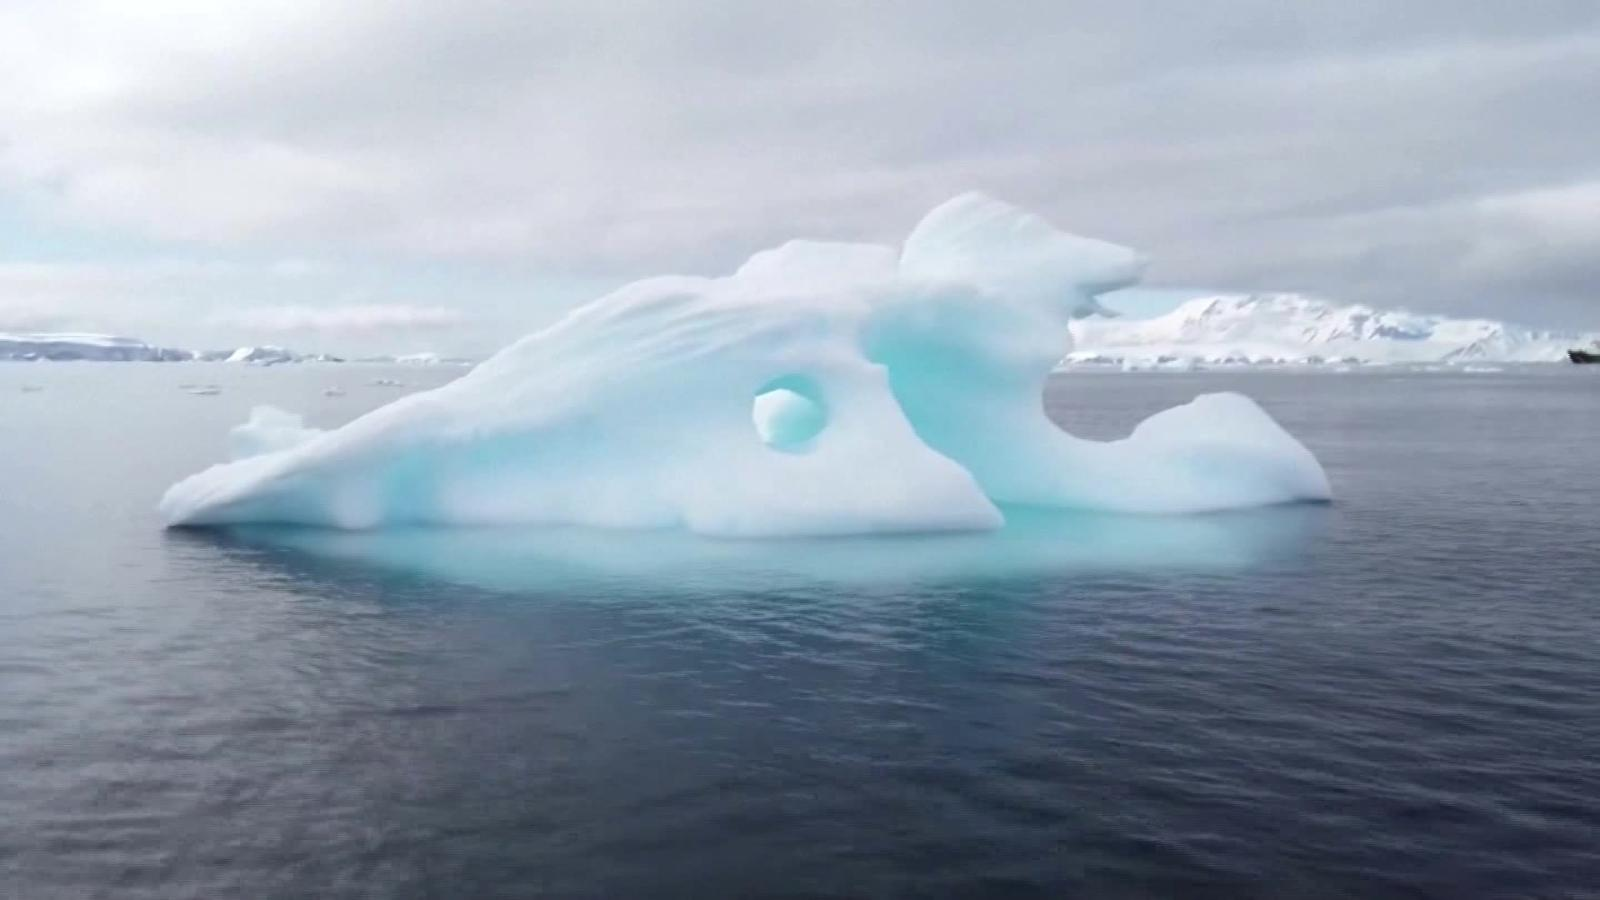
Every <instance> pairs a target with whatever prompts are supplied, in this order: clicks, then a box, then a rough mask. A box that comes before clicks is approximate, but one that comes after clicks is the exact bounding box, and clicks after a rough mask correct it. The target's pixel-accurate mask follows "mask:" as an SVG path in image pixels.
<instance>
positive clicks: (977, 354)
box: [162, 195, 1329, 536]
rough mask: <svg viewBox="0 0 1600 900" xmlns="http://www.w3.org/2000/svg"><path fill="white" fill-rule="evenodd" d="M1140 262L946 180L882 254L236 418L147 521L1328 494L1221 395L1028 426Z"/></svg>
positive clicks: (690, 524) (888, 512)
mask: <svg viewBox="0 0 1600 900" xmlns="http://www.w3.org/2000/svg"><path fill="white" fill-rule="evenodd" d="M1143 265H1144V263H1143V260H1142V259H1141V258H1140V257H1139V256H1138V254H1136V253H1134V252H1133V251H1131V250H1128V249H1126V248H1123V247H1118V246H1115V245H1112V244H1107V243H1104V242H1101V241H1094V240H1089V239H1086V238H1079V237H1075V236H1073V235H1069V234H1065V233H1063V232H1060V231H1057V230H1056V229H1054V228H1052V227H1050V226H1049V225H1048V224H1046V223H1045V222H1044V221H1043V220H1041V219H1039V218H1037V217H1035V216H1032V215H1029V214H1028V213H1025V212H1022V211H1020V210H1017V209H1014V208H1012V207H1009V206H1006V205H1004V204H1002V203H999V202H997V201H994V200H991V199H988V198H986V197H982V196H980V195H966V196H963V197H958V198H956V199H955V200H952V201H950V202H949V203H946V204H945V205H943V206H941V207H939V208H938V209H935V210H934V211H933V212H932V213H930V214H929V215H928V217H927V218H926V219H924V220H923V222H922V223H921V224H920V225H918V226H917V228H916V230H915V231H914V232H913V234H912V236H911V238H910V239H909V240H908V241H907V242H906V245H905V246H904V247H903V248H902V249H901V250H900V251H899V252H898V253H897V252H896V251H895V249H894V248H889V247H878V246H872V245H856V244H829V243H821V242H806V241H797V242H792V243H790V244H787V245H785V246H783V247H780V248H777V249H775V250H769V251H766V252H763V253H759V254H757V255H756V256H755V257H753V258H752V259H751V260H750V261H749V262H748V263H746V264H745V265H744V266H743V267H742V268H740V269H739V270H738V271H737V272H735V273H734V274H733V275H730V276H728V277H725V278H687V277H666V278H654V279H648V280H645V281H640V282H636V283H634V284H631V285H628V286H626V287H623V288H621V289H619V290H617V291H615V292H614V293H612V294H609V295H607V296H605V297H602V298H600V299H599V300H596V301H594V302H592V303H590V304H588V305H586V306H583V307H580V308H578V309H576V310H574V311H573V312H571V313H570V314H568V315H567V316H566V317H565V318H563V319H562V320H560V321H558V322H557V323H555V324H554V325H551V326H550V327H548V328H546V329H544V330H542V331H539V332H536V333H534V334H532V335H529V336H528V337H525V338H523V339H522V340H520V341H518V342H517V343H515V344H513V345H511V346H510V347H507V348H506V349H505V350H503V351H501V352H500V353H499V354H497V355H496V356H494V357H493V358H491V359H489V360H488V361H486V362H484V363H483V364H482V365H480V366H478V367H477V368H476V369H475V370H473V371H472V372H470V373H468V374H467V375H466V376H464V377H463V378H461V379H459V380H457V381H455V382H453V383H451V384H448V385H446V386H444V387H441V388H438V389H435V390H432V391H426V392H422V393H418V394H413V395H411V396H409V397H405V398H403V399H400V400H397V401H396V402H394V403H391V404H389V405H388V406H385V407H382V408H380V409H378V410H376V411H374V412H372V413H369V414H367V415H365V416H362V417H361V418H359V419H357V420H355V421H353V422H351V423H350V424H348V425H346V426H344V427H343V428H340V429H337V430H334V431H330V432H326V433H318V432H314V431H312V430H310V429H303V427H302V426H301V425H300V423H299V421H298V420H292V421H291V420H290V419H288V418H285V417H284V414H282V413H278V412H271V413H268V414H266V415H264V416H263V414H262V413H261V412H260V411H258V412H257V414H256V416H255V417H253V418H252V421H251V424H250V425H247V426H245V428H246V429H247V434H248V435H249V437H248V439H246V440H245V441H244V442H245V443H246V444H247V445H248V449H250V450H265V451H267V452H262V453H259V454H258V455H249V456H248V458H242V459H238V460H236V461H235V462H232V463H229V464H226V465H221V466H216V467H213V468H211V469H208V470H206V471H204V472H201V473H199V474H198V475H195V476H192V477H190V478H188V479H186V480H184V481H182V482H180V483H178V484H177V485H174V486H173V487H172V488H171V489H170V490H169V491H168V492H167V494H166V496H165V497H164V498H163V500H162V511H163V513H164V514H165V516H166V518H167V521H168V522H169V523H172V524H175V525H213V524H226V523H239V522H282V523H300V524H310V525H332V526H337V527H343V528H369V527H376V526H381V525H390V524H473V525H478V524H500V523H504V524H512V523H516V524H539V523H571V524H586V525H598V526H626V527H658V526H681V527H684V528H688V529H690V530H693V531H697V532H701V533H706V534H718V535H738V536H771V535H792V534H823V533H829V534H852V533H861V532H873V531H929V530H952V529H984V528H995V527H998V526H999V525H1001V524H1002V523H1003V521H1004V516H1003V514H1002V512H1001V509H1000V506H1001V505H1006V504H1019V505H1024V504H1025V505H1032V506H1053V507H1067V508H1085V509H1102V510H1115V511H1127V512H1146V513H1184V512H1199V511H1205V510H1218V509H1227V508H1232V507H1241V506H1256V505H1264V504H1273V503H1285V502H1292V501H1300V500H1324V499H1327V497H1328V496H1329V491H1328V483H1327V479H1326V477H1325V476H1324V475H1323V472H1322V469H1321V467H1320V466H1319V465H1318V464H1317V462H1316V460H1315V459H1314V458H1313V457H1312V456H1311V454H1310V453H1309V452H1307V451H1306V450H1305V448H1304V447H1302V446H1300V444H1299V443H1297V442H1296V441H1295V440H1294V439H1293V438H1292V437H1290V436H1289V435H1288V434H1286V433H1285V432H1284V431H1283V430H1282V429H1281V428H1279V427H1278V426H1277V424H1276V423H1275V422H1273V421H1272V419H1271V418H1270V417H1268V416H1267V415H1266V413H1264V412H1262V411H1261V409H1260V408H1259V407H1257V406H1256V405H1255V404H1254V403H1252V402H1251V401H1249V400H1248V399H1246V398H1244V397H1241V396H1238V395H1231V394H1227V395H1211V396H1206V397H1201V398H1199V399H1197V400H1196V401H1195V402H1193V403H1190V404H1188V405H1187V406H1182V407H1178V408H1177V409H1173V410H1168V411H1167V412H1164V413H1161V414H1158V415H1156V416H1154V417H1152V418H1150V419H1149V420H1147V421H1145V422H1144V423H1143V424H1141V425H1140V426H1139V427H1138V428H1136V429H1135V430H1134V432H1133V433H1132V434H1131V435H1130V436H1129V437H1128V438H1126V439H1124V440H1121V441H1112V442H1108V443H1105V442H1097V441H1086V440H1081V439H1079V438H1076V437H1073V436H1072V435H1070V434H1067V433H1065V432H1063V431H1061V430H1060V429H1059V428H1057V427H1056V426H1055V425H1054V424H1053V423H1051V422H1050V421H1049V420H1048V419H1047V418H1046V417H1045V415H1044V413H1043V411H1042V409H1041V405H1040V400H1039V397H1040V391H1041V389H1042V386H1043V383H1044V380H1045V378H1046V377H1047V376H1048V374H1049V372H1050V369H1051V367H1052V366H1053V364H1054V363H1055V361H1056V360H1057V359H1059V358H1060V357H1061V356H1062V354H1063V353H1064V352H1066V351H1067V350H1069V349H1070V340H1071V339H1070V335H1069V331H1068V326H1069V322H1070V321H1071V319H1072V318H1073V317H1074V316H1075V315H1081V314H1083V313H1085V312H1086V311H1090V310H1092V309H1093V308H1094V297H1095V295H1096V294H1097V293H1099V292H1101V291H1105V290H1109V289H1111V288H1114V287H1120V286H1123V285H1126V284H1129V283H1132V282H1133V281H1134V280H1135V279H1136V278H1137V276H1138V274H1139V272H1140V270H1141V268H1142V267H1143ZM752 425H754V427H752ZM277 441H281V444H278V443H274V442H277Z"/></svg>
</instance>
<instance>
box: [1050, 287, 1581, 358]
mask: <svg viewBox="0 0 1600 900" xmlns="http://www.w3.org/2000/svg"><path fill="white" fill-rule="evenodd" d="M1072 331H1073V341H1074V347H1073V351H1072V352H1071V353H1070V354H1068V355H1067V357H1066V358H1065V359H1064V360H1063V361H1062V362H1063V363H1066V364H1075V363H1096V362H1099V363H1124V364H1127V363H1186V362H1199V363H1224V364H1230V363H1231V364H1247V363H1256V364H1261V363H1265V364H1296V363H1319V362H1343V363H1450V362H1557V361H1561V360H1563V359H1565V356H1566V351H1567V349H1568V348H1571V347H1579V346H1586V345H1588V344H1589V343H1590V342H1591V341H1594V340H1596V339H1597V338H1600V334H1571V333H1562V332H1554V331H1537V330H1533V329H1527V328H1520V327H1518V326H1515V325H1509V324H1507V323H1505V322H1497V321H1493V320H1490V319H1451V318H1446V317H1444V316H1431V315H1420V314H1417V313H1410V312H1405V311H1402V310H1378V309H1374V308H1372V307H1370V306H1361V305H1345V304H1337V303H1330V302H1328V301H1325V300H1318V299H1314V298H1311V297H1305V296H1301V295H1298V294H1224V295H1218V296H1213V297H1197V298H1195V299H1193V300H1190V301H1187V302H1186V303H1184V304H1183V305H1181V306H1179V307H1178V308H1177V309H1174V310H1173V311H1172V312H1169V313H1167V314H1166V315H1162V316H1157V317H1155V318H1151V319H1120V318H1117V319H1104V318H1093V319H1083V320H1080V321H1078V322H1074V323H1073V329H1072Z"/></svg>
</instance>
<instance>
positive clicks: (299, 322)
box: [212, 304, 466, 336]
mask: <svg viewBox="0 0 1600 900" xmlns="http://www.w3.org/2000/svg"><path fill="white" fill-rule="evenodd" d="M212 320H213V322H215V323H216V324H218V325H227V326H232V327H235V328H241V329H245V330H247V331H251V332H256V333H263V334H290V335H304V334H318V335H327V334H334V335H357V336H366V335H373V334H383V333H389V332H404V331H433V330H438V329H444V328H455V327H458V326H460V325H461V324H462V323H463V322H464V321H466V317H465V316H464V315H463V314H462V312H461V310H459V309H450V308H447V307H443V306H405V305H402V304H364V305H359V306H328V307H317V306H301V305H293V304H285V305H282V306H254V307H248V308H245V309H237V310H227V311H224V312H219V313H217V314H216V315H215V316H213V317H212Z"/></svg>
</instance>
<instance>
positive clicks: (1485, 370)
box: [1461, 366, 1505, 375]
mask: <svg viewBox="0 0 1600 900" xmlns="http://www.w3.org/2000/svg"><path fill="white" fill-rule="evenodd" d="M1461 371H1463V372H1472V373H1474V374H1479V375H1484V374H1491V373H1494V372H1504V371H1505V369H1502V368H1500V367H1499V366H1462V367H1461Z"/></svg>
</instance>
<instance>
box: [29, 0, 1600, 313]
mask: <svg viewBox="0 0 1600 900" xmlns="http://www.w3.org/2000/svg"><path fill="white" fill-rule="evenodd" d="M335 6H336V7H337V8H336V9H331V8H329V5H328V4H321V3H311V2H307V0H281V2H271V3H268V2H264V0H260V2H255V0H252V2H240V3H232V4H226V5H216V4H207V3H200V2H189V0H184V2H173V0H161V2H154V3H149V4H137V5H128V4H111V3H98V2H85V0H65V2H62V0H52V2H44V0H19V2H13V3H9V4H7V5H6V6H5V7H4V9H3V11H0V81H3V83H6V84H9V85H19V86H22V88H23V89H20V90H9V91H5V92H3V93H0V192H3V193H4V195H5V196H8V197H10V198H11V201H12V202H13V203H17V204H21V205H22V207H23V208H24V209H25V210H27V212H28V215H30V216H35V217H40V218H41V219H47V220H49V221H53V222H66V223H71V224H73V225H74V226H80V227H91V228H111V229H115V230H119V231H120V232H122V233H126V234H133V235H138V236H140V237H142V238H148V239H155V240H163V241H173V242H182V243H183V244H184V245H186V246H199V247H202V248H206V251H205V252H212V253H229V252H234V251H238V250H240V249H241V248H245V249H250V250H252V251H253V250H257V249H260V248H269V250H270V252H282V253H288V254H294V255H301V256H313V255H317V254H334V255H337V254H377V255H379V256H380V257H382V256H386V255H387V256H389V257H390V258H426V259H443V260H454V261H455V264H460V265H467V266H477V265H483V266H496V265H504V264H505V263H506V261H508V260H514V261H516V262H517V263H518V264H527V265H533V266H539V267H543V268H544V269H545V270H560V271H584V272H590V273H600V274H603V275H607V276H610V275H616V276H622V275H629V274H642V273H647V272H650V271H654V270H659V269H699V270H705V269H711V268H717V267H721V266H726V265H729V264H731V263H733V262H735V261H737V260H738V259H740V258H742V257H743V256H744V255H746V254H748V253H749V252H750V251H751V250H754V249H757V248H759V247H760V246H762V245H764V244H767V243H770V242H772V241H775V240H781V239H783V238H787V237H790V236H794V235H797V234H805V235H814V236H829V237H841V238H872V239H889V238H893V237H896V236H898V235H902V234H903V233H904V231H905V229H906V228H907V227H908V226H909V225H910V224H911V223H912V222H914V221H915V219H916V218H917V216H918V215H919V214H920V213H921V212H922V211H924V210H925V209H926V208H928V207H930V206H931V205H933V204H934V203H936V202H938V201H939V200H941V199H943V198H945V197H947V196H949V195H952V194H954V193H957V192H959V191H962V190H966V189H969V188H980V189H985V190H989V191H991V192H994V193H996V194H998V195H1000V196H1003V197H1006V198H1009V199H1012V200H1014V201H1016V202H1019V203H1022V204H1025V205H1028V206H1030V207H1034V208H1038V209H1040V210H1041V211H1043V212H1045V213H1046V214H1048V215H1050V216H1051V217H1053V218H1055V219H1056V220H1057V221H1059V222H1061V223H1062V224H1064V225H1066V226H1068V227H1071V228H1074V229H1077V230H1081V231H1083V232H1085V233H1089V234H1094V235H1098V236H1102V237H1106V238H1109V239H1113V240H1117V241H1120V242H1123V243H1128V244H1131V245H1134V246H1137V247H1139V248H1141V249H1143V250H1145V251H1147V252H1149V253H1150V254H1151V255H1152V256H1153V257H1154V258H1155V261H1156V267H1155V269H1154V270H1153V271H1152V280H1154V281H1156V282H1160V283H1167V284H1183V285H1197V286H1206V287H1218V288H1235V287H1237V288H1244V289H1251V288H1278V289H1299V290H1308V291H1313V292H1318V293H1322V294H1327V295H1332V296H1336V297H1340V298H1343V299H1349V300H1362V301H1367V302H1373V303H1380V304H1401V305H1409V306H1413V307H1419V308H1423V309H1429V310H1440V311H1447V312H1463V313H1487V314H1493V315H1501V316H1505V317H1511V318H1521V319H1526V320H1532V321H1534V322H1536V323H1538V322H1545V323H1550V324H1593V323H1594V319H1595V318H1597V317H1600V308H1597V304H1600V299H1597V298H1600V253H1596V252H1594V251H1595V248H1596V246H1597V240H1600V203H1596V202H1595V200H1596V193H1597V187H1596V186H1597V185H1600V158H1597V157H1596V156H1595V154H1594V151H1593V148H1594V147H1595V146H1597V145H1600V124H1596V120H1595V118H1594V117H1593V116H1591V115H1588V114H1587V109H1588V107H1589V106H1591V105H1592V104H1593V102H1594V94H1595V85H1596V84H1600V5H1596V4H1594V3H1592V2H1588V0H1583V2H1562V0H1530V2H1526V3H1519V4H1507V3H1501V2H1493V0H1465V2H1447V0H1417V2H1411V3H1406V4H1395V3H1392V2H1378V0H1349V2H1343V3H1338V4H1332V3H1299V4H1286V3H1282V2H1277V0H1274V2H1267V0H1228V2H1219V3H1206V4H1171V3H1117V4H1107V3H1103V2H1096V3H1075V2H1043V0H1041V2H1006V0H1002V2H986V3H976V2H948V0H927V2H915V3H913V2H888V3H875V4H859V3H847V2H827V0H824V2H818V3H807V4H767V3H744V2H734V0H729V2H685V3H657V2H643V0H613V2H543V3H529V4H516V3H503V2H493V0H465V2H461V3H452V4H437V3H432V4H429V3H421V2H400V3H393V2H383V3H378V2H368V3H361V2H357V3H349V4H337V5H335ZM240 315H245V314H243V313H241V314H240ZM307 321H309V319H308V320H307ZM352 321H353V320H352Z"/></svg>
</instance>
